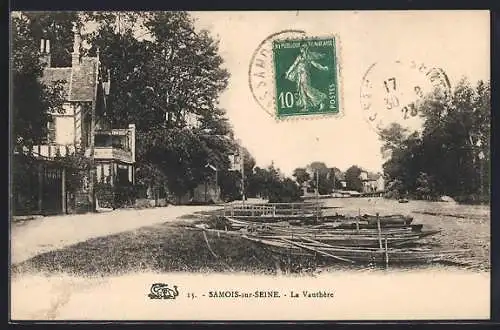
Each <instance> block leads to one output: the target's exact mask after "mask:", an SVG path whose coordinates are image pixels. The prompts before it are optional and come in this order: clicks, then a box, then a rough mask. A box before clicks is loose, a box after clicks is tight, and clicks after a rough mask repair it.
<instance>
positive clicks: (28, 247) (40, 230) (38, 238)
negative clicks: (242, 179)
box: [10, 206, 220, 264]
mask: <svg viewBox="0 0 500 330" xmlns="http://www.w3.org/2000/svg"><path fill="white" fill-rule="evenodd" d="M217 208H220V206H168V207H162V208H154V209H142V210H125V209H123V210H115V211H112V212H105V213H97V214H80V215H66V216H52V217H43V218H39V219H35V220H29V221H25V222H14V223H12V226H11V249H10V251H11V264H16V263H19V262H21V261H24V260H27V259H29V258H32V257H34V256H36V255H38V254H40V253H44V252H48V251H52V250H56V249H60V248H63V247H65V246H68V245H72V244H75V243H79V242H83V241H86V240H88V239H91V238H95V237H100V236H107V235H112V234H116V233H120V232H124V231H129V230H134V229H137V228H140V227H145V226H150V225H154V224H158V223H163V222H168V221H173V220H175V219H176V218H178V217H180V216H183V215H187V214H191V213H193V212H198V211H206V210H213V209H217Z"/></svg>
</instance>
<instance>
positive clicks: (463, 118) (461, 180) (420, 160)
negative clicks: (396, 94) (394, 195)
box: [381, 79, 490, 201]
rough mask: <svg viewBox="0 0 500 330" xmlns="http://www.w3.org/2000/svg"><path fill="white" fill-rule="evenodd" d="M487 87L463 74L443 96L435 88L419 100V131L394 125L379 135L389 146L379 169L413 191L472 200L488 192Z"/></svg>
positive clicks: (386, 146) (383, 148) (384, 148)
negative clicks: (420, 121)
mask: <svg viewBox="0 0 500 330" xmlns="http://www.w3.org/2000/svg"><path fill="white" fill-rule="evenodd" d="M489 99H490V87H489V83H485V82H483V81H479V82H478V83H477V85H476V86H475V87H473V86H472V85H471V84H470V83H469V82H468V81H467V80H466V79H462V80H461V81H459V82H458V84H457V85H456V86H455V88H454V90H453V93H452V94H451V95H450V96H449V97H448V96H446V95H444V94H443V93H439V92H434V93H431V94H429V95H426V96H425V97H424V99H423V101H422V102H419V104H418V105H417V109H418V111H419V113H420V114H421V116H422V117H423V118H424V125H423V129H422V131H421V132H420V133H418V132H408V131H407V130H403V129H402V128H401V127H400V126H399V127H398V126H397V125H393V126H392V127H390V128H389V129H388V130H385V131H383V132H382V134H381V139H382V141H383V147H382V152H384V151H386V150H389V151H390V152H391V156H390V158H389V159H388V160H387V161H386V162H385V163H384V165H383V167H384V173H385V174H386V176H387V177H388V179H389V181H390V182H398V189H399V190H400V192H401V191H402V190H406V191H410V192H413V193H414V194H416V195H417V196H420V197H423V196H430V195H440V194H446V195H451V196H453V197H454V198H455V199H458V200H464V201H474V200H477V199H478V196H484V197H486V195H488V193H489V184H488V182H489V161H490V158H489V157H490V156H489V147H490V146H489V135H490V123H489V122H490V102H489Z"/></svg>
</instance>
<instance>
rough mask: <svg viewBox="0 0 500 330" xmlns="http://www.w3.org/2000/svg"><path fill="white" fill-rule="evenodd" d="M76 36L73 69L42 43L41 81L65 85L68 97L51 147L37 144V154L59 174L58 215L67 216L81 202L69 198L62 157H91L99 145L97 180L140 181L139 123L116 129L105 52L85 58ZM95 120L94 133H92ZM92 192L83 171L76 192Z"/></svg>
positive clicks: (52, 120) (54, 116) (51, 129)
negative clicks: (110, 116) (110, 115)
mask: <svg viewBox="0 0 500 330" xmlns="http://www.w3.org/2000/svg"><path fill="white" fill-rule="evenodd" d="M73 32H74V43H73V53H72V54H71V56H72V61H71V66H69V67H52V66H51V54H50V41H49V40H43V39H42V40H41V42H40V53H41V59H42V62H44V64H45V68H44V70H43V75H42V77H41V81H42V83H43V84H45V85H47V86H49V85H54V84H59V85H60V86H61V87H62V90H63V96H64V104H63V109H62V111H58V112H52V113H50V114H49V115H50V116H49V121H48V124H47V125H48V126H47V128H48V136H47V139H46V143H44V144H41V145H36V146H33V149H32V150H31V151H32V154H33V155H35V157H37V158H38V159H40V160H41V161H43V164H42V165H41V170H40V171H42V172H44V169H43V168H48V167H50V168H51V169H52V171H55V172H57V173H58V174H57V175H52V176H53V177H57V178H59V180H60V186H61V187H60V189H59V191H60V199H61V200H60V205H61V207H60V208H57V207H56V208H55V211H56V212H55V213H59V212H58V211H60V212H63V213H66V212H67V211H68V200H72V201H73V202H74V199H75V198H76V199H78V196H76V197H75V196H73V195H72V196H68V194H67V191H66V189H65V185H66V181H65V171H66V168H65V167H64V166H62V165H60V166H57V165H56V163H57V162H55V160H56V159H61V157H65V156H70V155H74V154H76V153H83V155H84V156H85V157H91V155H92V147H93V151H94V152H93V154H94V157H93V158H94V162H93V164H94V165H95V173H96V181H97V182H101V183H109V184H111V185H117V184H127V183H128V184H133V183H134V182H135V175H134V174H135V141H136V137H135V135H136V130H135V125H134V124H130V125H128V127H123V128H111V127H110V125H109V124H108V123H107V121H106V118H105V114H106V108H107V102H108V96H109V92H110V85H111V79H110V75H109V71H108V72H103V70H102V66H101V62H100V60H99V52H97V55H96V56H95V57H89V56H81V53H80V47H81V38H80V33H79V31H78V30H77V29H76V27H75V28H74V29H73ZM93 118H94V127H93V128H94V130H92V124H93V121H92V119H93ZM92 133H93V134H92ZM92 135H93V136H92ZM58 164H59V163H58ZM43 176H44V175H42V178H41V179H40V180H39V184H40V185H42V186H43V185H44V182H45V181H46V180H44V178H43ZM56 185H57V184H56ZM88 189H89V173H83V178H82V186H81V189H80V190H79V191H78V192H76V194H77V195H80V197H81V198H83V199H86V198H90V197H88ZM42 190H43V189H42ZM81 198H80V199H81ZM39 199H42V201H41V202H39V203H38V204H39V209H40V208H41V209H44V202H43V199H44V196H43V195H40V196H39ZM89 202H90V201H89ZM53 204H54V203H53ZM55 204H58V203H55ZM39 211H43V210H39Z"/></svg>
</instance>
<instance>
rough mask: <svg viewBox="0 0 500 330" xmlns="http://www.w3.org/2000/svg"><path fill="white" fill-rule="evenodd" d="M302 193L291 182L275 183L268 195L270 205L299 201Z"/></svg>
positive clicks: (288, 180) (287, 180)
mask: <svg viewBox="0 0 500 330" xmlns="http://www.w3.org/2000/svg"><path fill="white" fill-rule="evenodd" d="M301 194H302V191H301V189H300V187H299V186H298V185H297V184H296V183H295V182H294V181H292V180H290V179H285V180H283V181H280V182H276V183H275V184H274V187H273V188H272V189H271V191H270V193H269V202H270V203H293V202H297V201H300V198H301V197H300V196H301Z"/></svg>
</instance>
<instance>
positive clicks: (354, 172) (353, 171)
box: [345, 165, 363, 191]
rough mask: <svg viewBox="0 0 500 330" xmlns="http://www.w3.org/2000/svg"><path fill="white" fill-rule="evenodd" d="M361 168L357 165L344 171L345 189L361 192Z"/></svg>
mask: <svg viewBox="0 0 500 330" xmlns="http://www.w3.org/2000/svg"><path fill="white" fill-rule="evenodd" d="M360 175H361V168H360V167H359V166H357V165H352V166H351V167H349V168H348V169H347V170H346V171H345V180H346V185H347V189H349V190H356V191H361V190H362V189H363V184H362V182H361V178H360V177H359V176H360Z"/></svg>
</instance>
